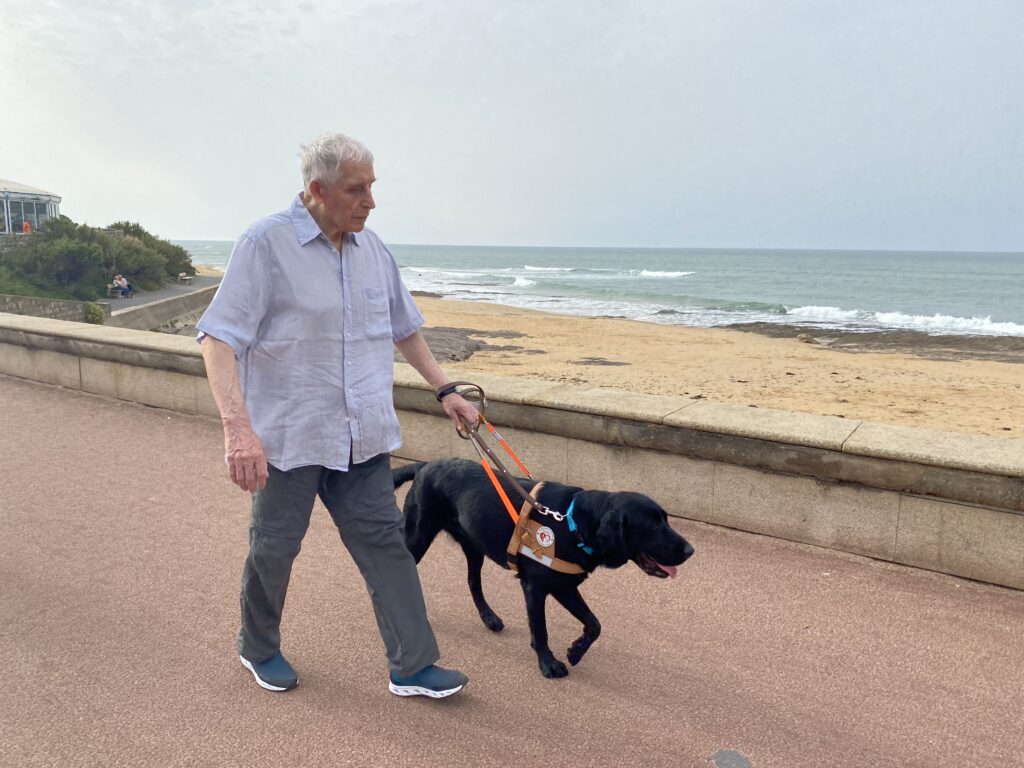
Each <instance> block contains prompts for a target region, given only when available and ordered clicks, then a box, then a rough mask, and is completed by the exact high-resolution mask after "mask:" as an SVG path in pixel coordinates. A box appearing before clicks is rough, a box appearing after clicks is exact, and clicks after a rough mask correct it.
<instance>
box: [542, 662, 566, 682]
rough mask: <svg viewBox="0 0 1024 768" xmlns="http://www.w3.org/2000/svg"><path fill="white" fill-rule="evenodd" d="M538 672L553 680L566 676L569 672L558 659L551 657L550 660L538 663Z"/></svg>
mask: <svg viewBox="0 0 1024 768" xmlns="http://www.w3.org/2000/svg"><path fill="white" fill-rule="evenodd" d="M540 673H541V674H542V675H544V677H546V678H548V679H549V680H554V679H556V678H559V677H566V676H567V675H568V674H569V668H568V667H567V666H565V664H563V663H562V662H560V661H559V660H558V659H555V658H552V659H551V660H550V661H546V662H545V661H542V662H541V663H540Z"/></svg>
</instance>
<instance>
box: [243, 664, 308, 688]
mask: <svg viewBox="0 0 1024 768" xmlns="http://www.w3.org/2000/svg"><path fill="white" fill-rule="evenodd" d="M238 660H239V661H240V662H242V666H243V667H245V668H246V669H248V670H249V671H250V672H252V676H253V677H254V678H256V683H257V685H259V687H260V688H266V689H267V690H268V691H287V690H290V689H288V688H282V687H280V686H278V685H271V684H270V683H268V682H266V681H265V680H261V679H260V676H259V675H257V674H256V670H255V669H253V666H252V664H250V663H249V660H248V659H246V658H245V656H239V657H238ZM298 684H299V681H298V680H296V681H295V685H298ZM295 685H293V686H292V688H294V687H295Z"/></svg>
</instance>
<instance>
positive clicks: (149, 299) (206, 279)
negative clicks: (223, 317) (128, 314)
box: [104, 275, 221, 312]
mask: <svg viewBox="0 0 1024 768" xmlns="http://www.w3.org/2000/svg"><path fill="white" fill-rule="evenodd" d="M220 281H221V278H220V276H219V275H217V276H214V275H196V276H195V277H194V278H193V279H192V282H191V283H188V284H183V283H167V284H165V285H163V286H161V287H160V288H158V289H157V290H155V291H136V292H135V295H133V296H132V297H131V298H130V299H110V298H108V299H104V301H108V302H110V309H111V311H112V312H117V311H118V310H119V309H128V308H129V307H139V306H142V305H143V304H152V303H153V302H154V301H160V300H162V299H172V298H175V297H177V296H182V295H184V294H186V293H194V292H195V291H198V290H200V289H202V288H209V287H210V286H211V285H217V284H218V283H220Z"/></svg>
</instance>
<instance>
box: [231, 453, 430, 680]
mask: <svg viewBox="0 0 1024 768" xmlns="http://www.w3.org/2000/svg"><path fill="white" fill-rule="evenodd" d="M269 472H270V476H269V477H268V478H267V485H266V487H265V488H264V489H263V490H260V491H256V492H255V493H254V494H253V503H252V520H251V522H250V525H249V556H248V557H247V558H246V561H245V569H244V571H243V574H242V597H241V606H242V629H241V631H240V632H239V635H238V652H239V653H240V654H241V655H242V656H244V657H245V658H246V659H248V660H249V661H252V662H257V663H258V662H261V661H266V660H267V659H269V658H270V657H271V656H273V655H274V654H275V653H277V652H278V651H279V650H280V646H281V612H282V610H283V609H284V600H285V595H286V593H287V591H288V579H289V577H290V576H291V572H292V563H293V562H294V561H295V557H296V556H297V555H298V554H299V549H300V548H301V545H302V538H303V536H305V535H306V529H307V528H308V527H309V518H310V515H311V514H312V511H313V503H314V502H315V501H316V496H317V495H319V496H320V499H321V500H322V501H323V503H324V506H326V507H327V509H328V511H329V512H330V513H331V517H332V518H333V519H334V524H335V525H337V526H338V532H339V533H340V534H341V540H342V542H343V543H344V544H345V547H346V548H347V549H348V551H349V553H350V554H351V555H352V559H353V560H354V561H355V563H356V565H357V566H358V567H359V571H360V572H361V573H362V575H363V580H364V581H365V582H366V588H367V590H368V591H369V593H370V599H371V601H372V602H373V611H374V613H375V614H376V616H377V626H378V627H379V628H380V634H381V637H382V638H383V639H384V647H385V650H386V651H387V657H388V666H389V667H390V669H391V671H392V672H394V673H395V674H397V675H402V676H405V675H411V674H415V673H416V672H419V671H420V670H421V669H423V668H424V667H426V666H429V665H430V664H433V663H434V662H436V661H437V660H438V658H439V656H438V649H437V641H436V640H435V638H434V632H433V630H432V629H431V628H430V623H429V622H428V621H427V609H426V606H425V605H424V602H423V591H422V589H421V587H420V580H419V574H418V573H417V572H416V562H415V561H414V560H413V557H412V555H411V554H409V550H408V549H406V546H405V535H404V533H403V531H404V518H403V516H402V512H401V510H399V508H398V504H397V503H396V502H395V488H394V482H393V481H392V479H391V463H390V460H389V457H388V455H387V454H381V455H380V456H376V457H374V458H373V459H370V460H369V461H367V462H364V463H362V464H354V465H352V466H350V467H349V470H348V471H347V472H339V471H337V470H333V469H326V468H324V467H317V466H311V467H298V468H297V469H293V470H291V471H289V472H282V471H280V470H279V469H276V468H275V467H272V466H271V467H269Z"/></svg>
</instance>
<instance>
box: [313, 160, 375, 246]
mask: <svg viewBox="0 0 1024 768" xmlns="http://www.w3.org/2000/svg"><path fill="white" fill-rule="evenodd" d="M376 180H377V179H376V177H375V176H374V175H373V163H348V164H347V165H346V166H345V169H344V170H343V171H342V174H341V177H340V178H339V179H338V180H337V181H336V182H334V183H333V184H320V185H319V186H320V189H319V192H320V196H321V198H322V204H323V211H324V215H325V218H326V219H327V222H326V223H327V224H329V225H330V226H332V227H336V228H337V230H338V231H339V232H342V233H345V232H362V231H363V227H364V226H366V218H367V216H369V215H370V211H372V210H373V209H374V208H376V207H377V204H376V203H374V202H373V193H372V192H371V190H370V187H371V186H372V185H373V182H374V181H376Z"/></svg>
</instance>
